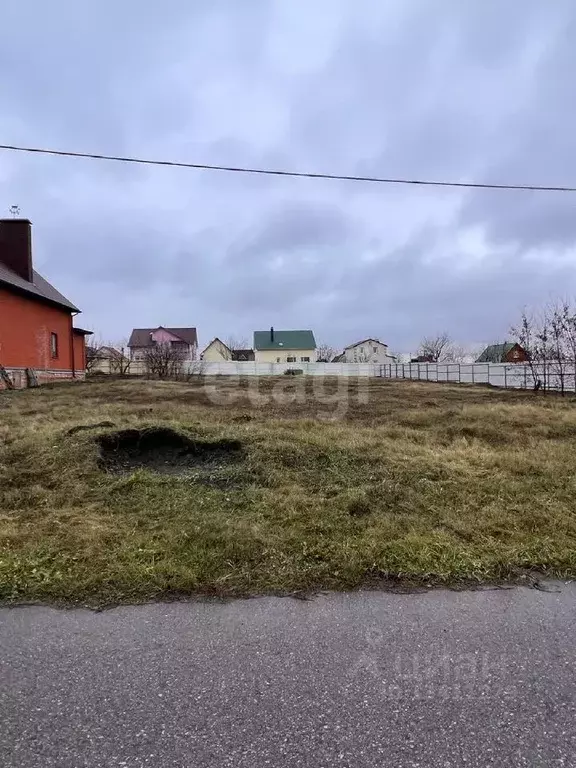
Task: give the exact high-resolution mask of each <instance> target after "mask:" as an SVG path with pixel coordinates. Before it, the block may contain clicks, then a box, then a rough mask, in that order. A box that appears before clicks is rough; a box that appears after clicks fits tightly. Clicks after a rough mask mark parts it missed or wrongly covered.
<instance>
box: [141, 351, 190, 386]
mask: <svg viewBox="0 0 576 768" xmlns="http://www.w3.org/2000/svg"><path fill="white" fill-rule="evenodd" d="M188 357H189V354H188V350H187V349H183V348H181V347H180V346H175V345H173V344H171V343H170V342H167V343H160V344H158V343H156V344H153V345H152V346H150V347H147V348H146V350H145V351H144V354H143V356H142V360H143V362H144V367H145V370H146V374H147V375H148V376H150V377H151V378H156V379H171V378H175V377H177V376H179V375H180V374H181V373H182V371H183V365H184V361H185V360H186V359H187V358H188Z"/></svg>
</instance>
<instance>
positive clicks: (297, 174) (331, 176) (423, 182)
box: [0, 144, 576, 192]
mask: <svg viewBox="0 0 576 768" xmlns="http://www.w3.org/2000/svg"><path fill="white" fill-rule="evenodd" d="M0 149H4V150H7V151H11V152H33V153H36V154H41V155H56V156H58V157H80V158H86V159H89V160H112V161H114V162H118V163H136V164H139V165H163V166H168V167H172V168H193V169H196V170H200V171H226V172H227V173H249V174H258V175H262V176H288V177H293V178H299V179H328V180H330V181H358V182H365V183H370V184H412V185H418V186H422V187H463V188H466V189H513V190H523V191H532V192H576V187H564V186H558V187H557V186H541V185H538V184H488V183H486V184H484V183H480V182H472V181H433V180H431V179H404V178H384V177H380V176H347V175H341V174H337V173H314V172H304V171H287V170H281V169H274V168H247V167H242V166H233V165H208V164H206V163H185V162H179V161H175V160H150V159H146V158H142V157H121V156H118V155H101V154H95V153H93V152H68V151H64V150H61V149H45V148H41V147H20V146H16V145H12V144H0Z"/></svg>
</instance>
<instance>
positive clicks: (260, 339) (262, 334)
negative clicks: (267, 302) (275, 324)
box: [254, 330, 316, 350]
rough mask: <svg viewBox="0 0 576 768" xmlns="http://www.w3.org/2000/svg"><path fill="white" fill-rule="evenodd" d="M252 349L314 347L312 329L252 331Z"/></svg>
mask: <svg viewBox="0 0 576 768" xmlns="http://www.w3.org/2000/svg"><path fill="white" fill-rule="evenodd" d="M254 349H261V350H264V349H316V340H315V339H314V334H313V333H312V331H276V330H275V331H274V341H272V334H271V332H270V331H254Z"/></svg>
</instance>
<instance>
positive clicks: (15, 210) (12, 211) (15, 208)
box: [10, 205, 20, 219]
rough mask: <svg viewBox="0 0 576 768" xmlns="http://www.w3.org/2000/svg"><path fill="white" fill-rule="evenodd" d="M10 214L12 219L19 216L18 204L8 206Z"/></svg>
mask: <svg viewBox="0 0 576 768" xmlns="http://www.w3.org/2000/svg"><path fill="white" fill-rule="evenodd" d="M10 215H11V216H12V218H13V219H17V218H18V216H20V206H19V205H11V206H10Z"/></svg>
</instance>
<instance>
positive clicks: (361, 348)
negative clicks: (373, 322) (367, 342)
mask: <svg viewBox="0 0 576 768" xmlns="http://www.w3.org/2000/svg"><path fill="white" fill-rule="evenodd" d="M360 354H361V355H362V354H364V347H360Z"/></svg>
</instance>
